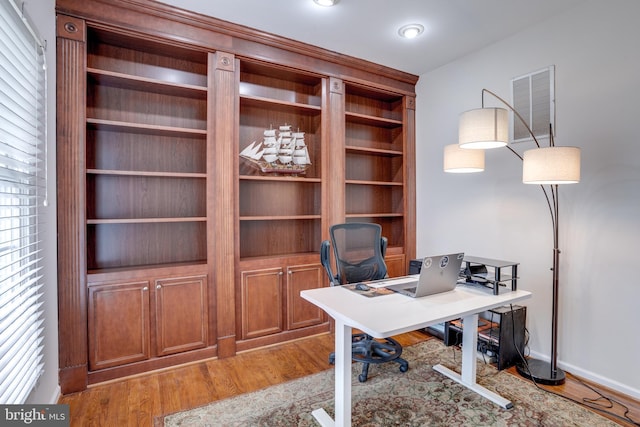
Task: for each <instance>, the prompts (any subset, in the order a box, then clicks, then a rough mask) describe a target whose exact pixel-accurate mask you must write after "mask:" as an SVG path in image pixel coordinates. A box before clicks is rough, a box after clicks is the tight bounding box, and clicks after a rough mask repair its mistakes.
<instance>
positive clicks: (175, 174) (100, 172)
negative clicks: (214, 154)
mask: <svg viewBox="0 0 640 427" xmlns="http://www.w3.org/2000/svg"><path fill="white" fill-rule="evenodd" d="M87 173H88V174H92V175H114V176H153V177H160V178H206V177H207V174H205V173H185V172H148V171H123V170H111V169H87Z"/></svg>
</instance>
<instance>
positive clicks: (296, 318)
mask: <svg viewBox="0 0 640 427" xmlns="http://www.w3.org/2000/svg"><path fill="white" fill-rule="evenodd" d="M323 279H324V270H323V268H322V266H321V265H320V264H312V265H298V266H292V267H288V268H287V329H289V330H291V329H298V328H303V327H305V326H312V325H318V324H320V323H322V322H324V321H325V314H324V311H323V310H322V309H320V308H319V307H317V306H315V305H313V304H311V303H310V302H308V301H307V300H304V299H302V298H301V297H300V291H304V290H305V289H315V288H320V287H322V283H323Z"/></svg>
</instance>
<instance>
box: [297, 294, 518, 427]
mask: <svg viewBox="0 0 640 427" xmlns="http://www.w3.org/2000/svg"><path fill="white" fill-rule="evenodd" d="M300 295H301V296H302V298H304V299H306V300H307V301H309V302H311V303H313V304H314V305H316V306H318V307H320V308H322V309H323V310H324V311H326V312H327V314H329V316H331V317H333V318H334V320H335V328H336V330H335V341H336V343H335V354H336V358H335V376H336V380H335V414H336V419H335V422H334V420H332V419H331V417H329V415H328V414H327V413H326V412H325V410H324V409H317V410H315V411H313V416H314V417H315V418H316V420H318V422H319V423H320V424H321V425H322V426H339V427H348V426H351V333H352V328H357V329H360V330H361V331H363V332H365V333H367V334H369V335H371V336H373V337H376V338H386V337H390V336H392V335H397V334H401V333H404V332H409V331H414V330H416V329H420V328H424V327H427V326H429V325H433V324H436V323H441V322H445V321H448V320H453V319H457V318H463V336H462V374H461V375H460V374H457V373H456V372H453V371H451V370H450V369H448V368H446V367H444V366H442V365H436V366H434V367H433V368H434V369H435V370H436V371H438V372H440V373H442V374H444V375H446V376H447V377H449V378H451V379H453V380H454V381H457V382H459V383H460V384H462V385H464V386H466V387H468V388H470V389H472V390H474V391H475V392H477V393H479V394H481V395H482V396H484V397H486V398H488V399H490V400H492V401H493V402H495V403H497V404H498V405H500V406H502V407H504V408H510V407H511V406H512V405H511V402H509V401H508V400H507V399H504V398H503V397H501V396H499V395H497V394H495V393H493V392H491V391H489V390H487V389H486V388H484V387H482V386H480V385H479V384H477V383H476V346H477V340H478V334H477V328H478V313H481V312H483V311H485V310H489V309H492V308H495V307H500V306H503V305H508V304H511V303H515V302H517V301H521V300H524V299H527V298H530V297H531V293H530V292H527V291H522V290H517V291H511V292H504V293H500V294H499V295H493V294H491V293H487V292H486V291H483V290H477V289H472V288H466V287H460V286H459V287H458V288H456V289H455V290H454V291H451V292H445V293H442V294H437V295H432V296H428V297H424V298H410V297H407V296H404V295H400V294H392V295H384V296H378V297H374V298H367V297H365V296H362V295H358V294H357V293H355V292H352V291H350V290H348V289H345V288H343V287H340V286H336V287H329V288H319V289H310V290H306V291H302V292H301V293H300Z"/></svg>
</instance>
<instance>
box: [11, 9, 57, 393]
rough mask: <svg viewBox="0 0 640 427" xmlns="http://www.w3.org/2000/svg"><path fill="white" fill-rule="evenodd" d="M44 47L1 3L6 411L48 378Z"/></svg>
mask: <svg viewBox="0 0 640 427" xmlns="http://www.w3.org/2000/svg"><path fill="white" fill-rule="evenodd" d="M43 46H44V43H43V42H42V41H41V40H40V38H39V37H38V36H37V35H36V34H35V32H34V31H33V29H32V27H31V25H30V24H29V20H28V19H27V17H25V16H23V15H22V13H21V8H20V7H18V4H17V3H16V0H4V1H0V403H2V404H22V403H25V402H26V401H27V399H28V397H29V394H30V393H31V392H32V391H33V389H34V387H35V386H36V384H37V381H38V379H39V377H40V376H41V375H42V372H43V355H44V349H43V342H44V339H43V329H44V327H43V324H44V313H43V306H44V301H43V300H44V294H43V288H44V281H45V278H44V275H43V269H44V268H43V258H42V249H41V247H42V232H43V231H44V229H45V227H46V223H45V222H44V209H43V207H44V206H45V204H46V133H47V132H46V87H47V85H46V72H45V71H46V64H45V59H44V48H43Z"/></svg>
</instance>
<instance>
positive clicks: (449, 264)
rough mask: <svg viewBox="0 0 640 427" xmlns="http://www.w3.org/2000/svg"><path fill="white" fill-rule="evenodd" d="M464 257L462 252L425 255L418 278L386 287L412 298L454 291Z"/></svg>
mask: <svg viewBox="0 0 640 427" xmlns="http://www.w3.org/2000/svg"><path fill="white" fill-rule="evenodd" d="M463 258H464V253H462V252H461V253H454V254H446V255H437V256H429V257H425V258H424V259H423V260H422V267H421V268H420V276H419V277H418V279H417V280H412V281H408V282H404V283H399V284H397V285H390V286H386V288H387V289H390V290H392V291H394V292H398V293H400V294H403V295H408V296H410V297H412V298H420V297H425V296H427V295H433V294H439V293H441V292H447V291H452V290H453V289H454V288H455V287H456V285H457V282H458V274H459V273H460V266H461V265H462V259H463ZM392 280H393V279H392Z"/></svg>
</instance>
